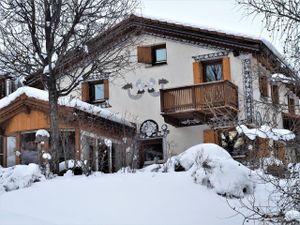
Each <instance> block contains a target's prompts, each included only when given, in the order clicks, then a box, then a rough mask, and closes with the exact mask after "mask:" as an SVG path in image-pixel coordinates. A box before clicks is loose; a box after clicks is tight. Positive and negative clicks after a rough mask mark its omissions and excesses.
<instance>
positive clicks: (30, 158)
mask: <svg viewBox="0 0 300 225" xmlns="http://www.w3.org/2000/svg"><path fill="white" fill-rule="evenodd" d="M38 155H39V153H38V148H37V143H36V141H35V132H28V133H22V134H21V163H22V164H24V165H28V164H29V163H36V164H38V163H39V156H38Z"/></svg>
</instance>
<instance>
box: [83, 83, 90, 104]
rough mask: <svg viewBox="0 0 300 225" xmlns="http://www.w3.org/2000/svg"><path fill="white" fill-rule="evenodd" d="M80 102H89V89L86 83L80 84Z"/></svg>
mask: <svg viewBox="0 0 300 225" xmlns="http://www.w3.org/2000/svg"><path fill="white" fill-rule="evenodd" d="M81 100H82V101H84V102H89V101H90V87H89V83H88V82H82V83H81Z"/></svg>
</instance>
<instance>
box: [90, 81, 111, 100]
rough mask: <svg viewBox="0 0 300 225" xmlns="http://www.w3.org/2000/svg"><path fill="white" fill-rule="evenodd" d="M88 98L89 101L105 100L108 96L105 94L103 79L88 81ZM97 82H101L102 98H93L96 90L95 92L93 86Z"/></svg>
mask: <svg viewBox="0 0 300 225" xmlns="http://www.w3.org/2000/svg"><path fill="white" fill-rule="evenodd" d="M88 84H89V98H90V103H102V102H105V101H106V100H107V99H108V98H107V97H106V96H105V83H104V79H103V80H97V81H89V82H88ZM97 84H103V98H102V99H95V96H96V94H95V93H96V92H95V86H96V85H97Z"/></svg>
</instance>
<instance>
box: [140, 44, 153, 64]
mask: <svg viewBox="0 0 300 225" xmlns="http://www.w3.org/2000/svg"><path fill="white" fill-rule="evenodd" d="M137 57H138V62H139V63H146V64H152V48H151V47H140V46H139V47H138V48H137Z"/></svg>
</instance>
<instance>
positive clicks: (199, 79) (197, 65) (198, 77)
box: [193, 62, 203, 84]
mask: <svg viewBox="0 0 300 225" xmlns="http://www.w3.org/2000/svg"><path fill="white" fill-rule="evenodd" d="M193 73H194V84H200V83H203V65H202V63H201V62H194V63H193Z"/></svg>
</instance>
